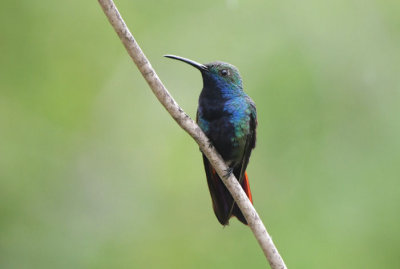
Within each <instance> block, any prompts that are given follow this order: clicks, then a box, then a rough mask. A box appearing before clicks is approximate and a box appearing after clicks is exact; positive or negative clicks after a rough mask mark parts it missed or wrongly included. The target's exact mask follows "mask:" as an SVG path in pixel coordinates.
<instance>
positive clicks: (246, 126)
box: [165, 55, 257, 226]
mask: <svg viewBox="0 0 400 269" xmlns="http://www.w3.org/2000/svg"><path fill="white" fill-rule="evenodd" d="M165 57H167V58H171V59H175V60H179V61H182V62H184V63H187V64H189V65H191V66H193V67H195V68H197V69H198V70H200V73H201V75H202V77H203V89H202V91H201V93H200V97H199V104H198V109H197V116H196V122H197V124H198V125H199V127H200V128H201V129H202V130H203V132H204V133H205V134H206V135H207V137H208V138H209V140H210V142H211V143H212V145H213V146H214V147H215V149H216V150H217V151H218V153H219V154H220V155H221V156H222V158H223V159H224V161H225V162H226V164H227V165H228V167H229V169H228V171H227V173H233V174H234V175H235V177H236V178H237V180H238V181H239V183H240V184H241V186H242V188H243V190H244V191H245V193H246V194H247V197H248V198H249V199H250V201H251V202H252V203H253V199H252V195H251V191H250V185H249V179H248V177H247V173H246V168H247V164H248V163H249V159H250V154H251V151H252V150H253V149H254V147H255V145H256V127H257V112H256V106H255V103H254V102H253V100H252V99H251V98H250V97H249V96H248V95H247V94H246V93H245V92H244V91H243V85H242V78H241V77H240V74H239V70H238V69H237V68H236V67H235V66H233V65H231V64H229V63H225V62H219V61H217V62H211V63H207V64H200V63H198V62H195V61H192V60H189V59H186V58H183V57H180V56H175V55H165ZM203 163H204V169H205V172H206V177H207V183H208V188H209V191H210V194H211V200H212V206H213V209H214V213H215V216H216V217H217V219H218V221H219V222H220V223H221V224H222V225H224V226H225V225H228V224H229V219H230V218H231V217H232V216H235V217H237V218H238V220H239V221H241V222H242V223H243V224H245V225H247V221H246V219H245V218H244V216H243V214H242V212H241V211H240V209H239V207H238V206H237V204H236V203H235V201H234V199H233V197H232V195H231V194H230V192H229V191H228V189H227V188H226V186H225V184H224V183H223V182H222V181H221V179H220V177H219V176H218V174H217V173H216V171H215V169H214V168H213V167H212V165H211V164H210V163H209V161H208V159H207V157H206V156H205V155H204V154H203Z"/></svg>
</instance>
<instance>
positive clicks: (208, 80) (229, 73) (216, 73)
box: [165, 55, 242, 89]
mask: <svg viewBox="0 0 400 269" xmlns="http://www.w3.org/2000/svg"><path fill="white" fill-rule="evenodd" d="M165 57H167V58H171V59H175V60H179V61H182V62H184V63H187V64H190V65H191V66H193V67H195V68H197V69H198V70H200V72H201V75H202V76H203V83H204V87H211V88H213V87H217V88H227V87H229V88H232V87H233V88H239V89H242V78H241V77H240V74H239V70H238V69H237V68H236V67H235V66H233V65H231V64H229V63H224V62H212V63H208V64H200V63H198V62H195V61H192V60H189V59H186V58H183V57H180V56H175V55H165Z"/></svg>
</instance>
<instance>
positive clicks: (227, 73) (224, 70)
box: [221, 69, 229, 77]
mask: <svg viewBox="0 0 400 269" xmlns="http://www.w3.org/2000/svg"><path fill="white" fill-rule="evenodd" d="M228 75H229V71H228V70H227V69H222V70H221V76H223V77H226V76H228Z"/></svg>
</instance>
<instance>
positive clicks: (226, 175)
mask: <svg viewBox="0 0 400 269" xmlns="http://www.w3.org/2000/svg"><path fill="white" fill-rule="evenodd" d="M232 173H233V168H230V167H228V169H226V170H225V174H224V177H225V178H228V177H229V176H230V175H232Z"/></svg>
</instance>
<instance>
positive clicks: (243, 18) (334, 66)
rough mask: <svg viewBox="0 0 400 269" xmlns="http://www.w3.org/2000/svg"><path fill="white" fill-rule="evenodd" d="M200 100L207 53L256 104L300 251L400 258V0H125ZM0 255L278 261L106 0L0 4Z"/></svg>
mask: <svg viewBox="0 0 400 269" xmlns="http://www.w3.org/2000/svg"><path fill="white" fill-rule="evenodd" d="M117 5H118V7H119V9H120V11H121V12H122V15H123V16H124V18H125V20H126V22H127V24H128V25H129V27H130V29H131V31H132V32H133V33H134V35H135V37H136V38H137V40H138V41H139V43H140V45H141V47H142V48H143V50H144V51H145V53H146V54H147V56H148V57H149V59H150V60H151V62H152V65H153V66H154V67H155V68H156V70H157V72H158V74H159V76H160V77H161V79H162V80H163V81H164V83H165V84H166V86H167V87H168V89H169V90H170V92H171V93H172V94H173V96H174V97H175V98H176V100H177V101H178V102H179V104H180V105H181V106H182V107H183V108H184V109H185V111H186V112H187V113H188V114H190V115H191V116H192V117H194V116H195V112H196V106H197V98H198V95H199V93H200V89H201V87H202V85H201V84H202V81H201V78H200V74H199V72H198V71H196V70H195V69H193V68H191V67H189V66H187V65H184V64H183V63H179V62H177V61H172V60H169V59H166V58H163V57H162V55H164V54H167V53H171V54H177V55H181V56H184V57H188V58H191V59H194V60H196V61H199V62H204V63H205V62H211V61H214V60H222V61H227V62H230V63H232V64H234V65H236V66H238V67H239V69H240V71H241V74H242V77H243V79H244V85H245V88H246V91H247V93H248V94H249V95H250V96H251V97H252V98H253V99H254V101H255V102H256V104H257V109H258V122H259V127H258V141H257V148H256V150H255V151H254V152H253V155H252V159H251V161H250V165H249V168H248V173H249V177H250V180H251V187H252V192H253V196H254V200H255V206H256V208H257V209H258V211H259V213H260V215H261V217H262V218H263V220H264V222H265V223H266V226H267V228H268V230H269V231H270V233H271V235H272V236H273V238H274V240H275V243H276V245H277V247H278V249H279V250H280V252H281V254H282V255H283V257H284V259H285V261H286V263H287V265H288V266H289V268H307V269H310V268H400V255H399V252H400V229H399V227H400V188H399V179H400V176H399V172H400V169H399V165H400V154H399V152H400V142H399V141H400V140H399V137H400V124H399V113H400V102H399V97H400V83H399V74H400V16H399V14H400V2H399V1H395V0H388V1H379V0H375V1H373V0H371V1H361V0H350V1H349V0H346V1H343V0H339V1H317V0H305V1H296V0H288V1H278V0H271V1H239V0H228V1H211V0H205V1H183V0H181V1H165V0H163V1H159V0H158V1H155V0H146V1H127V0H121V1H117ZM0 29H1V36H0V49H1V53H0V61H1V65H0V268H265V267H266V261H265V259H264V257H263V254H262V252H261V250H260V249H259V247H258V245H257V243H256V241H255V239H254V238H253V236H252V234H251V232H250V231H249V229H248V228H247V227H245V226H243V225H241V224H240V223H239V222H238V221H237V220H235V219H233V220H232V221H231V225H230V226H228V227H225V228H222V227H221V226H220V225H219V224H218V222H217V220H216V218H215V217H214V214H213V212H212V209H211V201H210V197H209V193H208V189H207V185H206V179H205V175H204V171H203V167H202V160H201V155H200V152H199V150H198V147H197V146H196V144H195V143H194V142H193V141H192V139H191V138H190V137H189V136H188V135H187V134H185V133H184V132H183V131H182V130H181V129H180V128H178V126H177V125H176V124H175V122H174V121H173V120H172V119H171V118H170V116H169V115H168V114H167V113H166V111H165V110H164V109H163V108H162V107H161V106H160V104H159V103H158V102H157V100H156V98H155V97H154V96H153V95H152V93H151V91H150V90H149V88H148V86H147V85H146V84H145V82H144V80H143V78H142V77H141V76H140V74H139V72H138V71H137V69H136V68H135V66H134V65H133V63H132V62H131V60H130V58H129V57H128V55H127V53H126V52H125V49H124V48H123V46H122V44H121V43H120V41H119V39H118V38H117V36H116V34H115V33H114V31H113V30H112V28H111V26H110V25H109V23H108V21H107V19H106V18H105V16H104V14H103V13H102V10H101V8H100V7H99V5H98V3H97V1H49V0H44V1H28V0H24V1H10V0H7V1H5V2H4V3H2V8H1V9H0Z"/></svg>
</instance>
